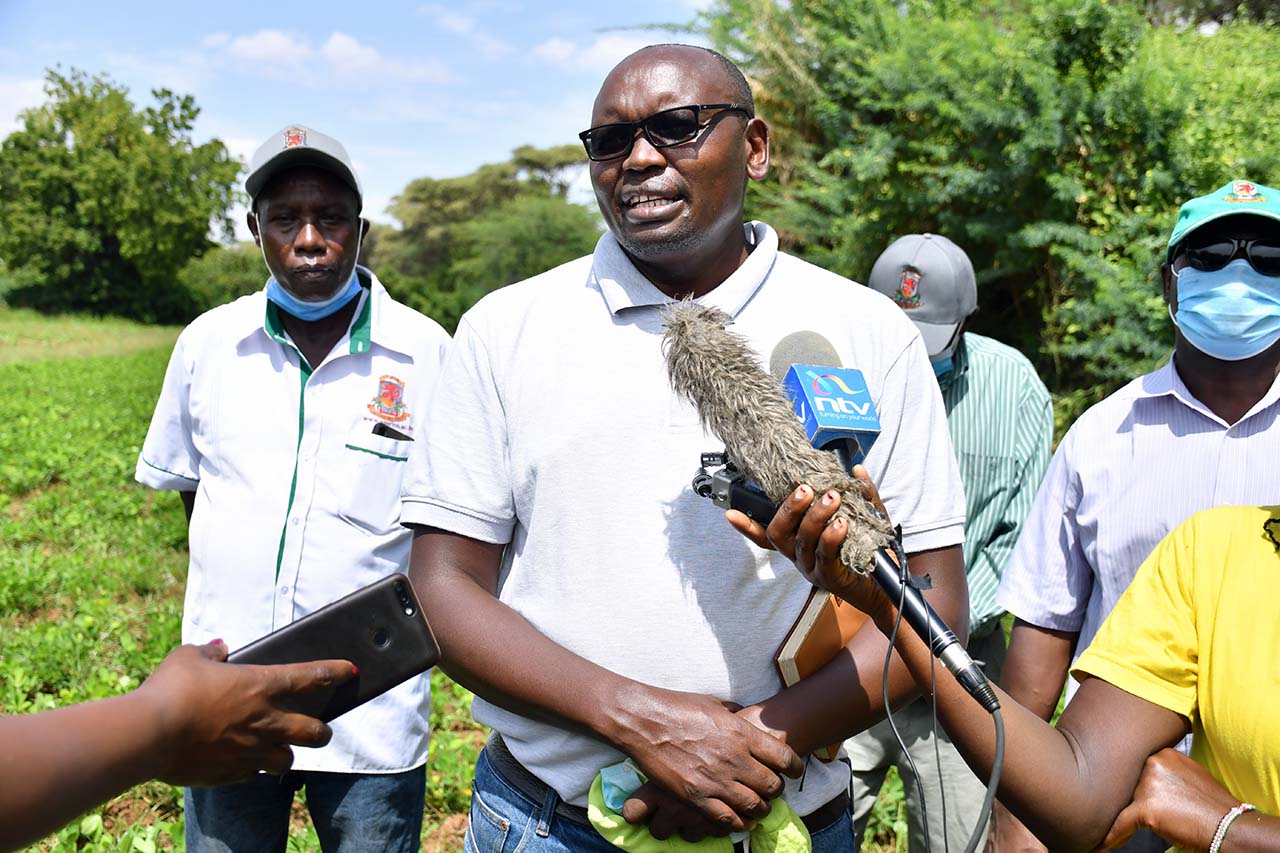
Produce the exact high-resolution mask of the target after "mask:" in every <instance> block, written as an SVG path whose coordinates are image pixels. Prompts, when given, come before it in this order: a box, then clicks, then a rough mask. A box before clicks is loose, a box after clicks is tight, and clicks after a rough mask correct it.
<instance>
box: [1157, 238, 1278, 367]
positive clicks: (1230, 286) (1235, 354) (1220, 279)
mask: <svg viewBox="0 0 1280 853" xmlns="http://www.w3.org/2000/svg"><path fill="white" fill-rule="evenodd" d="M1174 275H1175V277H1176V278H1177V281H1178V311H1177V313H1174V312H1173V311H1170V316H1171V317H1172V318H1173V322H1174V323H1175V324H1176V325H1177V327H1178V329H1179V331H1181V332H1182V336H1183V337H1184V338H1186V339H1187V341H1189V342H1190V343H1191V345H1192V346H1194V347H1195V348H1196V349H1198V350H1200V351H1201V352H1203V353H1204V354H1205V355H1209V356H1212V357H1213V358H1217V359H1221V360H1223V361H1241V360H1243V359H1246V358H1251V357H1253V356H1255V355H1257V354H1258V353H1260V352H1262V351H1263V350H1265V349H1267V348H1268V347H1270V346H1271V345H1272V344H1274V343H1275V342H1276V341H1278V340H1280V276H1266V275H1262V274H1261V273H1259V272H1258V271H1256V270H1255V269H1254V268H1253V266H1252V265H1250V263H1249V262H1248V261H1247V260H1245V259H1244V258H1238V259H1236V260H1234V261H1232V262H1231V263H1229V264H1227V265H1226V266H1225V267H1223V268H1222V269H1220V270H1214V271H1213V272H1204V271H1202V270H1197V269H1195V268H1193V267H1183V268H1182V270H1180V271H1179V272H1176V273H1174Z"/></svg>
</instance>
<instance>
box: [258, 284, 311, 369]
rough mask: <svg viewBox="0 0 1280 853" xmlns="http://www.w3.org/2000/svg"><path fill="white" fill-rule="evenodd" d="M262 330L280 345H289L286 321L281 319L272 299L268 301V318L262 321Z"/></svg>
mask: <svg viewBox="0 0 1280 853" xmlns="http://www.w3.org/2000/svg"><path fill="white" fill-rule="evenodd" d="M262 328H263V329H265V330H266V333H267V334H268V335H270V336H271V337H272V338H274V339H275V340H277V341H279V342H280V343H282V344H287V343H288V342H289V339H288V338H287V337H285V334H284V321H283V320H281V319H280V309H279V308H277V307H276V304H275V303H274V302H272V301H271V300H270V299H268V300H267V316H266V319H265V320H263V321H262ZM304 360H305V359H304Z"/></svg>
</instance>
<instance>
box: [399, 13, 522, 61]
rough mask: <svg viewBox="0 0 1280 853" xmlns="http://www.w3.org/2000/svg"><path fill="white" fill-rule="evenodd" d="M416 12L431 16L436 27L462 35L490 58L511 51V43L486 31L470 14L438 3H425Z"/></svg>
mask: <svg viewBox="0 0 1280 853" xmlns="http://www.w3.org/2000/svg"><path fill="white" fill-rule="evenodd" d="M418 14H419V15H423V16H426V17H429V18H431V20H432V21H433V22H434V24H435V25H436V27H437V28H438V29H440V30H443V31H444V32H446V33H450V34H452V35H456V36H463V37H464V38H466V39H467V40H468V41H470V42H471V44H473V45H474V46H475V47H476V48H477V49H478V50H479V51H480V52H481V53H483V54H484V55H485V56H487V57H489V58H490V59H492V58H494V57H498V56H503V55H505V54H508V53H510V52H511V45H509V44H507V42H505V41H503V40H502V39H500V38H498V37H497V36H495V35H493V34H491V33H488V32H486V31H485V30H484V29H482V28H481V27H480V26H479V25H478V24H477V22H476V19H475V18H473V17H471V16H470V15H464V14H462V13H461V12H458V11H455V10H453V9H450V8H448V7H447V6H442V5H440V4H439V3H426V4H423V5H421V6H419V7H418Z"/></svg>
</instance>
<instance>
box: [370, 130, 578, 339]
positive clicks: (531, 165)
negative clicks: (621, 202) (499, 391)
mask: <svg viewBox="0 0 1280 853" xmlns="http://www.w3.org/2000/svg"><path fill="white" fill-rule="evenodd" d="M584 159H585V157H584V155H583V153H582V149H581V147H579V146H576V145H562V146H558V147H555V148H547V149H539V148H533V147H531V146H523V147H521V148H517V149H516V150H515V151H514V152H513V153H512V159H511V160H509V161H507V162H505V163H491V164H487V165H484V166H481V167H480V168H479V169H477V170H476V171H474V172H472V173H470V174H467V175H462V176H460V177H456V178H418V179H417V180H414V181H412V182H410V183H409V185H408V186H407V187H405V190H404V192H403V193H401V194H400V195H399V196H397V197H396V198H395V199H393V200H392V202H391V205H390V207H389V208H388V210H389V212H390V213H391V214H392V215H393V216H395V217H396V219H398V220H399V221H400V223H401V227H400V228H398V229H388V228H385V227H376V228H374V229H373V230H372V231H371V233H372V234H373V235H374V237H373V240H372V241H371V246H370V248H369V249H368V255H369V257H370V263H371V265H372V266H373V268H374V270H375V272H377V274H378V276H379V278H381V279H382V281H383V282H385V283H386V285H387V288H388V289H389V290H391V291H392V293H394V294H395V295H396V297H397V298H400V299H403V300H404V301H405V302H406V303H408V304H409V305H412V306H413V307H414V308H417V309H418V310H420V311H422V312H423V313H425V314H427V315H429V316H431V317H433V318H434V319H436V320H437V321H439V322H440V323H441V324H442V325H444V326H445V327H446V328H450V329H452V328H453V327H455V326H456V325H457V322H458V318H459V317H460V316H461V315H462V313H463V312H464V311H466V309H467V308H469V307H470V306H471V305H472V304H473V303H474V302H475V301H476V300H477V299H479V298H480V297H481V296H483V295H484V294H485V293H488V292H489V291H491V290H494V289H496V288H499V287H502V286H504V285H507V284H511V283H512V282H515V281H519V280H521V279H524V278H528V277H529V276H532V275H536V274H537V273H540V272H543V271H545V270H547V269H550V268H551V267H554V266H557V265H559V264H561V263H564V262H565V261H568V260H571V259H573V258H575V257H578V256H580V255H583V254H586V253H588V252H590V251H591V250H592V248H594V246H595V243H596V240H597V239H598V238H599V235H600V230H599V225H598V217H597V216H596V215H595V213H594V212H593V211H591V210H589V209H587V208H585V207H582V206H581V205H578V204H574V203H572V202H570V201H569V200H568V199H567V194H568V189H569V184H570V183H571V182H572V177H573V173H574V171H575V170H576V169H579V168H581V167H582V164H583V162H584Z"/></svg>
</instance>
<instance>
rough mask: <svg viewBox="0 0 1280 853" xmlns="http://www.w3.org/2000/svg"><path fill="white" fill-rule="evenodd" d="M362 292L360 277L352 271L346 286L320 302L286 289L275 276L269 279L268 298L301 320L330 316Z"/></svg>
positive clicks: (282, 309)
mask: <svg viewBox="0 0 1280 853" xmlns="http://www.w3.org/2000/svg"><path fill="white" fill-rule="evenodd" d="M358 293H360V277H359V276H357V275H356V271H355V270H352V271H351V278H350V279H348V280H347V285H346V287H343V288H341V289H340V290H338V292H337V293H335V294H334V295H333V296H330V297H329V298H328V299H324V300H321V301H320V302H305V301H303V300H301V299H299V298H298V297H296V296H294V295H293V294H292V293H290V292H289V291H287V290H285V289H284V285H282V284H280V282H278V281H276V277H275V276H271V278H269V279H267V298H268V299H270V300H271V301H272V302H274V303H275V304H276V307H278V308H279V309H280V310H281V311H287V312H289V313H290V314H292V315H293V316H295V317H297V318H298V319H299V320H305V321H308V322H310V321H312V320H319V319H320V318H322V317H328V316H329V315H330V314H333V313H335V312H337V311H340V310H342V309H343V308H344V307H345V306H346V304H347V303H348V302H350V301H351V300H352V299H355V298H356V295H357V294H358Z"/></svg>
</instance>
